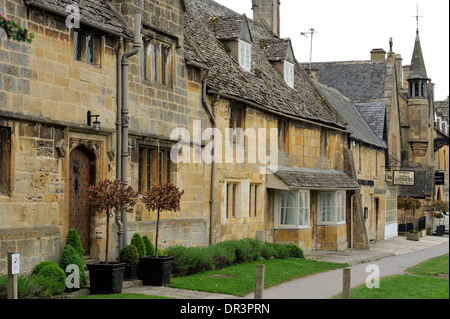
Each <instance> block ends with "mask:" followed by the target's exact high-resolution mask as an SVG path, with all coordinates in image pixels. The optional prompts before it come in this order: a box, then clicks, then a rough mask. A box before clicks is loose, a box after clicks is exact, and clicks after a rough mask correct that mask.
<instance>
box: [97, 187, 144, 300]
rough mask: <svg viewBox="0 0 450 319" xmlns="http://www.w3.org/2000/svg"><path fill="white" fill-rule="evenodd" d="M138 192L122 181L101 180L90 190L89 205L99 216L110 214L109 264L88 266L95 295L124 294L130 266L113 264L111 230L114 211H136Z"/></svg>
mask: <svg viewBox="0 0 450 319" xmlns="http://www.w3.org/2000/svg"><path fill="white" fill-rule="evenodd" d="M136 197H137V193H136V192H135V191H134V190H133V188H132V187H131V186H129V187H125V185H124V184H123V183H122V182H121V181H120V180H115V181H110V180H99V181H98V182H97V183H96V184H95V185H94V186H91V187H90V188H89V196H88V203H89V204H90V205H91V207H92V208H93V209H94V210H95V211H96V212H97V213H99V214H101V213H106V247H105V261H104V262H100V263H95V264H90V265H88V269H89V277H90V290H91V294H117V293H121V292H122V287H123V276H124V272H125V268H126V266H127V264H126V263H121V262H110V261H109V228H110V219H111V218H112V217H113V215H112V210H113V209H115V211H116V212H117V211H120V210H122V209H123V210H124V211H127V212H129V213H131V212H132V211H133V206H134V205H135V198H136Z"/></svg>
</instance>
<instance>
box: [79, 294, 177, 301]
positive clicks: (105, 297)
mask: <svg viewBox="0 0 450 319" xmlns="http://www.w3.org/2000/svg"><path fill="white" fill-rule="evenodd" d="M77 299H93V300H95V299H100V300H108V299H134V300H136V299H173V298H165V297H158V296H147V295H142V294H114V295H89V296H83V297H79V298H77Z"/></svg>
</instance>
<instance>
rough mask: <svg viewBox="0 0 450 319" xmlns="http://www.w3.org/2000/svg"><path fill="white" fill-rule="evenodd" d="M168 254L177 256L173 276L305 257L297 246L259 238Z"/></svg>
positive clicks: (178, 249) (179, 248)
mask: <svg viewBox="0 0 450 319" xmlns="http://www.w3.org/2000/svg"><path fill="white" fill-rule="evenodd" d="M165 255H166V256H172V257H174V261H173V264H172V276H174V277H183V276H189V275H193V274H196V273H199V272H204V271H209V270H219V269H222V268H225V267H229V266H232V265H234V264H241V263H247V262H252V261H256V260H260V259H274V258H276V259H286V258H304V255H303V251H302V249H301V248H300V247H298V246H296V245H294V246H292V245H282V244H276V243H267V242H266V243H261V242H259V241H258V240H256V239H243V240H230V241H225V242H221V243H217V244H215V245H212V246H209V247H206V248H199V247H191V248H186V247H183V246H175V247H170V248H168V249H167V250H166V251H165Z"/></svg>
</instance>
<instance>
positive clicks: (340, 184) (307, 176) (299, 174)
mask: <svg viewBox="0 0 450 319" xmlns="http://www.w3.org/2000/svg"><path fill="white" fill-rule="evenodd" d="M273 171H274V173H273V174H268V175H267V188H272V189H280V190H292V189H311V190H336V189H341V190H356V189H360V186H359V184H358V181H356V180H354V179H353V178H351V177H350V176H349V175H347V174H346V173H345V172H342V171H336V170H321V169H309V168H291V167H284V168H278V169H277V170H273Z"/></svg>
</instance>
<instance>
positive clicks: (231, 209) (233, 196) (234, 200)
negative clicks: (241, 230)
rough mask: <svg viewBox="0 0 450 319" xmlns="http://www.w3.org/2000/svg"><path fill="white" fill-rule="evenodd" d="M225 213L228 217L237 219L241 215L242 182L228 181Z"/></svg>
mask: <svg viewBox="0 0 450 319" xmlns="http://www.w3.org/2000/svg"><path fill="white" fill-rule="evenodd" d="M225 185H226V186H225V187H226V189H225V192H226V196H225V205H226V207H225V214H226V218H227V219H236V218H239V216H240V214H239V213H240V210H239V207H240V198H241V196H240V195H241V183H239V182H236V181H228V182H227V183H226V184H225Z"/></svg>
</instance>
